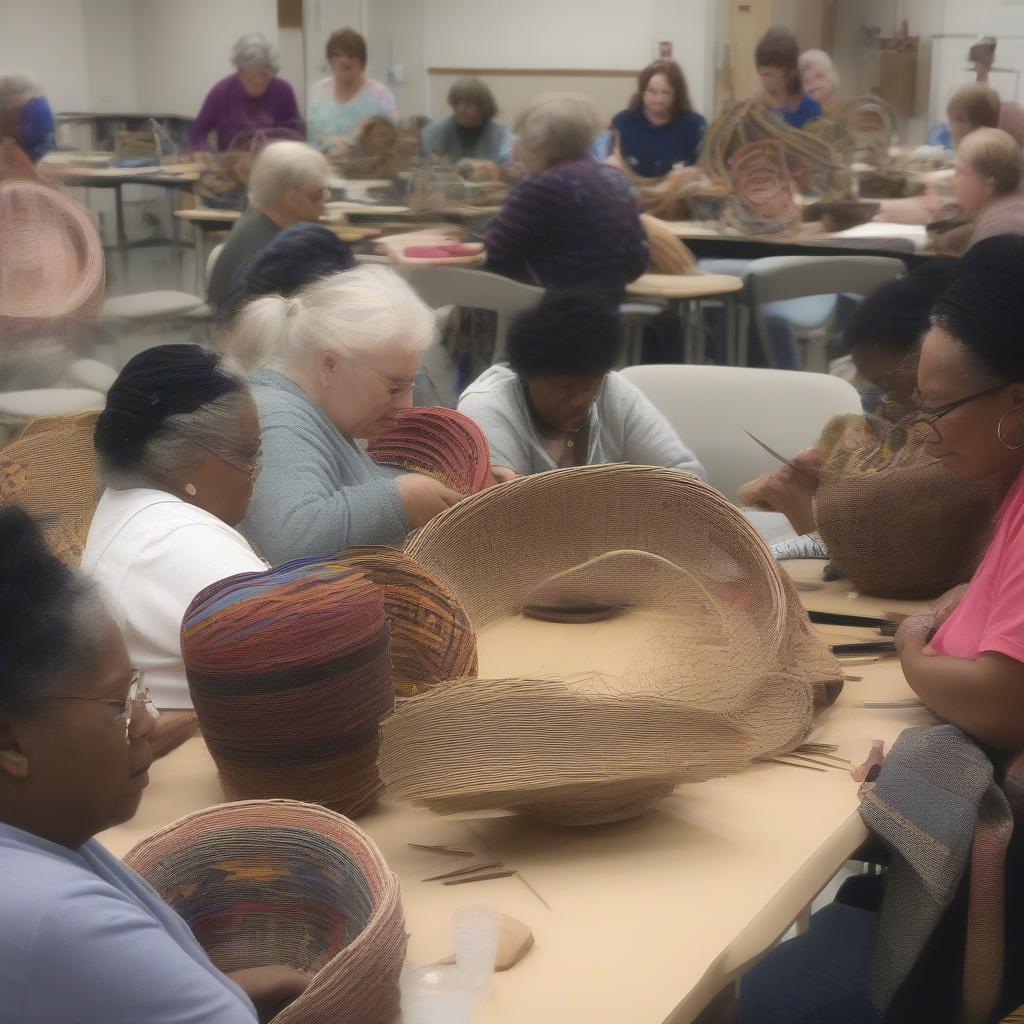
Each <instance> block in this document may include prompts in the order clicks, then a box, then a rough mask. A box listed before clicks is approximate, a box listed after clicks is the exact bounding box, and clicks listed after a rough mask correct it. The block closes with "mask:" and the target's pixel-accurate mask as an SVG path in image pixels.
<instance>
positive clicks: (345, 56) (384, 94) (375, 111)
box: [308, 28, 398, 155]
mask: <svg viewBox="0 0 1024 1024" xmlns="http://www.w3.org/2000/svg"><path fill="white" fill-rule="evenodd" d="M366 57H367V53H366V40H365V39H364V38H363V37H362V36H361V35H360V34H359V33H358V32H356V31H354V30H353V29H350V28H343V29H341V30H340V31H338V32H334V33H332V34H331V38H330V39H328V40H327V63H328V64H330V66H331V72H332V73H331V74H330V75H329V76H328V77H327V78H323V79H321V80H320V81H319V82H317V83H316V84H315V85H314V86H313V88H312V89H310V91H309V110H308V114H309V141H310V142H311V143H312V144H313V145H314V146H316V147H317V149H319V150H320V151H321V152H323V153H330V154H332V155H340V154H344V153H345V152H347V151H348V150H349V149H351V148H352V146H354V145H355V143H356V140H357V139H358V138H359V132H360V129H361V128H362V127H363V125H364V124H365V123H366V122H367V121H369V120H370V118H373V117H386V118H387V119H388V120H389V121H391V122H394V123H397V121H398V105H397V104H396V103H395V97H394V96H393V95H392V94H391V90H390V89H389V88H388V87H387V86H386V85H383V84H382V83H381V82H377V81H375V80H374V79H372V78H369V77H367V74H366Z"/></svg>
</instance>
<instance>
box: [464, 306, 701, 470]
mask: <svg viewBox="0 0 1024 1024" xmlns="http://www.w3.org/2000/svg"><path fill="white" fill-rule="evenodd" d="M621 346H622V336H621V326H620V323H619V317H618V311H617V308H616V306H615V303H614V302H612V301H610V299H609V298H608V296H606V295H601V294H600V293H598V292H594V291H590V290H586V289H573V290H565V291H550V292H547V293H546V294H545V295H544V297H543V298H542V299H541V300H540V303H539V304H538V305H537V307H536V308H535V309H531V310H527V311H526V312H524V313H520V314H519V316H518V317H516V319H515V320H514V321H513V323H512V326H511V328H510V330H509V333H508V363H507V364H499V365H496V366H492V367H491V368H490V369H489V370H485V371H484V373H483V374H481V376H480V377H478V378H477V379H476V380H475V381H474V382H473V383H472V384H470V386H469V387H468V388H466V390H465V391H464V392H463V394H462V397H461V399H460V400H459V412H461V413H464V414H465V415H466V416H468V417H469V418H470V419H472V420H475V421H476V423H477V424H479V426H480V428H481V430H483V432H484V436H485V437H486V438H487V443H488V446H489V448H490V452H491V463H492V465H494V466H500V467H505V468H507V469H509V470H512V471H513V472H515V473H517V474H520V475H526V474H530V473H542V472H544V471H545V470H548V469H558V468H563V467H567V466H589V465H593V464H595V463H601V462H627V463H632V464H634V465H639V466H665V467H668V468H671V469H682V470H686V472H688V473H692V474H693V475H694V476H698V477H700V478H701V479H702V480H703V479H705V478H706V474H705V472H704V467H703V466H702V465H701V464H700V462H699V461H698V460H697V457H696V456H695V455H694V454H693V452H691V451H690V450H689V448H687V447H686V445H685V444H683V442H682V441H680V440H679V438H678V436H677V435H676V433H675V431H674V430H673V429H672V427H671V426H669V423H668V421H667V420H666V419H665V417H664V416H662V415H661V413H660V412H658V410H657V409H655V408H654V406H653V405H652V404H651V402H650V401H649V400H648V399H647V397H646V396H645V395H644V394H643V393H642V392H641V391H640V390H639V388H637V387H636V386H635V385H634V384H631V383H630V382H629V381H628V380H626V378H625V377H623V376H622V375H621V374H619V373H616V372H615V371H614V370H613V369H612V367H613V366H614V365H615V363H616V360H617V359H618V357H619V353H620V350H621Z"/></svg>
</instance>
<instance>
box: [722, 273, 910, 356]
mask: <svg viewBox="0 0 1024 1024" xmlns="http://www.w3.org/2000/svg"><path fill="white" fill-rule="evenodd" d="M906 272H907V268H906V267H905V266H904V264H903V261H902V260H899V259H896V258H895V257H889V256H767V257H764V258H763V259H757V260H752V261H751V263H750V264H749V265H748V266H747V268H746V269H745V270H744V271H743V275H742V276H743V289H744V297H745V299H746V303H747V307H748V309H749V310H750V316H751V323H752V324H753V331H754V335H755V337H756V338H757V339H758V341H759V343H760V344H761V348H762V351H763V352H764V353H765V356H766V358H767V359H768V360H769V361H772V360H773V359H774V349H773V347H772V344H771V338H770V336H769V334H768V328H767V326H766V324H765V316H766V315H771V314H772V313H773V312H774V314H775V315H781V316H783V317H784V318H785V319H786V320H787V321H789V322H790V326H791V327H792V328H793V331H794V333H795V334H796V335H797V336H798V337H800V339H801V340H802V341H803V342H804V346H805V355H804V365H805V366H806V367H807V368H808V369H815V370H821V371H824V370H825V369H826V352H825V348H826V344H827V342H828V338H829V335H830V333H831V329H832V326H833V322H834V310H835V302H834V298H833V297H834V296H835V295H838V294H843V293H845V294H851V295H862V296H863V295H870V294H871V293H872V292H873V291H874V290H875V289H876V288H878V287H879V286H880V285H883V284H885V283H886V282H887V281H892V280H894V279H895V278H897V277H902V276H903V275H904V274H905V273H906ZM807 296H821V297H823V298H822V299H821V300H819V303H806V304H801V306H799V307H798V306H794V305H793V304H792V303H790V302H788V301H787V300H791V299H802V298H806V297H807ZM830 300H831V301H830ZM782 302H786V306H785V307H783V308H782V309H780V308H779V307H778V306H774V308H773V306H772V304H775V303H782ZM744 343H745V339H741V342H740V347H741V350H742V348H743V346H744ZM743 355H744V356H745V353H743ZM745 361H746V359H745V358H741V360H740V362H745Z"/></svg>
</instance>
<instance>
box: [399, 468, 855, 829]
mask: <svg viewBox="0 0 1024 1024" xmlns="http://www.w3.org/2000/svg"><path fill="white" fill-rule="evenodd" d="M409 553H410V554H411V555H412V556H413V557H415V558H416V559H417V561H419V562H421V563H422V564H423V565H424V566H425V567H426V568H427V569H428V570H429V571H430V572H432V573H433V574H434V575H436V576H437V577H438V578H439V579H440V580H441V581H442V582H443V583H445V584H446V585H447V586H448V587H449V588H450V589H451V590H452V591H453V593H454V594H455V596H456V597H457V598H458V599H459V600H460V601H461V603H462V605H463V607H465V609H466V611H467V613H468V615H469V618H470V621H471V622H472V624H473V626H474V627H475V629H476V631H477V645H478V653H479V660H480V674H481V676H482V678H481V679H478V680H452V681H449V682H445V683H442V684H441V685H439V686H437V687H436V688H434V689H433V690H431V691H429V692H428V693H424V694H421V695H419V696H416V697H412V698H409V699H407V700H403V701H400V702H399V704H398V707H397V709H396V711H395V713H394V714H393V715H392V716H391V717H390V718H389V719H388V720H387V721H386V722H385V723H384V725H383V727H382V732H381V735H382V748H381V758H380V765H381V773H382V775H383V777H384V780H385V783H386V785H387V787H388V789H389V791H390V792H391V793H392V794H393V795H394V796H396V797H398V798H401V799H404V800H408V801H411V802H413V803H417V804H421V805H424V806H427V807H430V808H432V809H434V810H437V811H440V812H442V813H448V812H456V811H470V810H481V809H486V808H510V809H513V810H517V811H522V812H524V813H529V814H533V815H537V816H540V817H543V818H546V819H548V820H551V821H555V822H558V823H562V824H572V825H577V824H579V825H590V824H596V823H601V822H606V821H615V820H618V819H621V818H626V817H630V816H632V815H635V814H639V813H641V812H642V811H643V810H645V809H646V808H648V807H650V806H651V805H652V804H653V803H654V802H655V801H657V800H658V799H659V798H660V797H662V796H664V795H665V794H666V793H668V792H669V791H670V790H671V789H672V787H673V786H674V785H675V784H677V783H679V782H684V781H698V780H701V779H707V778H711V777H713V776H716V775H724V774H728V773H731V772H737V771H740V770H742V769H743V768H744V767H745V766H746V765H748V764H749V763H750V762H751V760H753V759H754V758H756V757H759V756H762V755H765V754H770V753H773V752H777V751H781V750H787V749H790V748H792V747H793V746H795V745H797V744H799V743H800V742H801V741H802V739H803V738H804V737H805V735H806V733H807V730H808V729H809V727H810V724H811V719H812V715H813V710H814V706H815V701H816V699H817V700H819V701H824V700H825V699H826V686H827V684H838V681H839V679H840V673H839V668H838V665H837V663H836V662H835V660H834V659H833V658H832V656H831V654H830V653H829V651H828V650H827V648H826V647H825V646H824V644H823V643H822V641H821V640H820V639H819V638H818V636H817V635H816V634H815V632H814V631H813V629H812V628H811V626H810V625H809V623H808V620H807V616H806V614H805V613H804V611H803V609H802V607H801V606H800V603H799V600H798V598H797V594H796V591H795V589H794V588H793V585H792V584H791V583H790V582H789V580H788V578H787V577H786V576H785V575H784V574H783V573H782V572H781V571H780V569H779V568H778V566H777V564H776V563H775V561H774V559H773V558H772V557H771V554H770V553H769V551H768V549H767V548H766V547H765V545H764V543H763V542H762V541H761V539H760V537H759V536H758V535H757V533H756V532H755V531H754V529H753V528H752V527H751V526H750V524H749V523H748V522H747V520H746V519H745V518H744V517H743V515H742V514H741V513H740V512H739V510H738V509H736V508H734V507H733V506H732V505H730V504H729V503H728V502H727V501H726V500H725V498H723V497H722V495H721V494H719V493H718V492H717V491H715V490H714V489H713V488H711V487H709V486H707V485H706V484H704V483H701V482H700V481H698V480H697V479H695V478H694V477H691V476H689V475H688V474H686V473H682V472H679V471H676V470H669V469H656V468H651V467H641V466H622V465H606V466H589V467H584V468H580V469H567V470H557V471H554V472H550V473H542V474H538V475H535V476H529V477H522V478H519V479H516V480H513V481H510V482H508V483H505V484H501V485H499V486H497V487H492V488H489V489H488V490H486V491H482V492H481V493H479V494H477V495H474V496H472V497H470V498H467V499H466V500H465V501H462V502H459V504H458V505H456V506H454V507H453V508H451V509H449V510H448V511H446V512H444V513H442V514H441V515H439V516H438V517H436V518H435V519H434V520H432V521H431V522H430V523H429V524H427V526H425V527H424V528H423V529H422V530H421V531H420V532H419V533H418V534H417V535H416V537H415V538H414V540H413V541H412V543H411V545H410V547H409ZM524 607H525V608H526V611H527V613H528V614H527V615H524V614H523V611H524ZM542 619H549V620H550V619H554V620H561V621H541V620H542ZM595 619H596V620H603V621H595Z"/></svg>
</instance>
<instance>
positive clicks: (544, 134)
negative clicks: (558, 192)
mask: <svg viewBox="0 0 1024 1024" xmlns="http://www.w3.org/2000/svg"><path fill="white" fill-rule="evenodd" d="M602 126H603V125H602V121H601V115H600V114H599V113H598V112H597V107H595V106H594V102H593V100H591V99H590V98H589V97H588V96H584V95H582V94H580V93H570V92H550V93H544V94H542V95H540V96H537V97H535V98H534V99H533V100H531V102H530V103H529V104H528V105H527V107H526V109H525V110H524V111H523V112H522V113H521V114H520V115H519V119H518V121H517V122H516V134H517V135H518V136H519V145H520V146H521V147H522V148H523V149H524V150H525V151H526V152H528V153H531V154H533V155H534V156H536V157H537V158H538V159H539V161H540V162H541V163H542V164H543V165H544V166H545V167H552V166H554V165H555V164H558V163H562V162H563V161H566V160H579V159H581V158H582V157H584V156H586V155H587V152H588V151H589V149H590V146H591V143H593V141H594V139H596V138H597V136H598V135H599V134H600V132H601V128H602Z"/></svg>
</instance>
